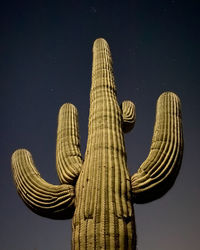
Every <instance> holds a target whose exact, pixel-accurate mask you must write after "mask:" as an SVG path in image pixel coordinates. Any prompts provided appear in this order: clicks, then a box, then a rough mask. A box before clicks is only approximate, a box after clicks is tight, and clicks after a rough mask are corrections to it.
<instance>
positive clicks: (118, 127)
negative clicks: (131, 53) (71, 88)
mask: <svg viewBox="0 0 200 250" xmlns="http://www.w3.org/2000/svg"><path fill="white" fill-rule="evenodd" d="M115 92H116V90H115V83H114V77H113V73H112V61H111V54H110V50H109V47H108V45H107V43H106V41H105V40H103V39H101V40H97V41H96V42H95V44H94V50H93V69H92V87H91V93H90V114H89V128H88V131H89V132H88V142H87V149H86V154H85V161H84V164H83V167H82V172H81V173H80V176H79V179H78V181H77V184H76V201H75V203H76V210H75V214H74V218H73V248H74V249H97V248H98V249H100V248H102V249H133V247H134V246H135V236H134V232H135V229H134V212H133V207H132V202H131V182H130V176H129V173H128V170H127V167H126V152H125V146H124V138H123V133H122V116H121V109H120V107H119V105H118V102H117V99H116V93H115Z"/></svg>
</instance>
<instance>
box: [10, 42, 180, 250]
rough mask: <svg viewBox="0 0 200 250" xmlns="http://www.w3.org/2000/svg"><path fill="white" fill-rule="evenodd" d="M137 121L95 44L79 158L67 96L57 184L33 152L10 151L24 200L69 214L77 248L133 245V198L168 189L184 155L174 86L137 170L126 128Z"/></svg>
mask: <svg viewBox="0 0 200 250" xmlns="http://www.w3.org/2000/svg"><path fill="white" fill-rule="evenodd" d="M134 123H135V106H134V104H133V103H132V102H131V101H124V102H123V103H122V104H121V105H120V106H119V104H118V102H117V97H116V87H115V82H114V76H113V70H112V58H111V53H110V49H109V46H108V43H107V42H106V41H105V40H104V39H102V38H99V39H97V40H96V41H95V42H94V45H93V66H92V86H91V91H90V112H89V124H88V140H87V147H86V152H85V158H84V160H83V158H82V157H81V152H80V142H79V129H78V113H77V110H76V108H75V106H74V105H72V104H69V103H66V104H64V105H63V106H62V107H61V108H60V111H59V116H58V130H57V145H56V167H57V172H58V176H59V179H60V183H61V184H60V185H52V184H49V183H47V182H46V181H45V180H44V179H42V178H41V177H40V174H39V172H38V171H37V169H36V168H35V166H34V162H33V159H32V156H31V154H30V153H29V152H28V151H27V150H25V149H19V150H17V151H15V152H14V154H13V155H12V170H13V177H14V181H15V184H16V187H17V191H18V193H19V195H20V196H21V198H22V199H23V201H24V202H25V204H26V205H27V206H28V207H29V208H30V209H31V210H32V211H33V212H35V213H36V214H39V215H41V216H44V217H48V218H52V219H69V218H73V220H72V230H73V233H72V249H123V250H124V249H136V232H135V219H134V209H133V204H134V203H145V202H149V201H152V200H155V199H157V198H159V197H161V196H162V195H163V194H165V193H166V192H167V191H168V190H169V188H170V187H171V186H172V185H173V183H174V181H175V179H176V176H177V174H178V172H179V168H180V165H181V160H182V153H183V133H182V122H181V110H180V100H179V98H178V97H177V96H176V95H175V94H174V93H172V92H165V93H163V94H162V95H161V96H160V97H159V98H158V101H157V107H156V118H155V125H154V133H153V138H152V144H151V148H150V152H149V155H148V157H147V159H146V160H145V161H144V162H143V164H142V165H141V166H140V167H139V169H138V172H137V173H135V174H134V175H133V176H132V177H131V176H130V174H129V171H128V169H127V161H126V151H125V145H124V133H126V132H129V131H130V130H131V129H132V128H133V126H134Z"/></svg>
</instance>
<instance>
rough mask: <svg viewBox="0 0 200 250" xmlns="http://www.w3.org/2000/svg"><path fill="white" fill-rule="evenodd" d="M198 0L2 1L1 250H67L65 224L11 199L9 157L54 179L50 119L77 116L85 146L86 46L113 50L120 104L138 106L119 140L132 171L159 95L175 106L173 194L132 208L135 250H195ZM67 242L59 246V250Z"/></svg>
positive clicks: (145, 146)
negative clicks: (23, 152)
mask: <svg viewBox="0 0 200 250" xmlns="http://www.w3.org/2000/svg"><path fill="white" fill-rule="evenodd" d="M199 13H200V3H199V1H195V0H190V1H176V0H171V1H166V0H163V1H160V0H159V1H158V0H157V1H156V0H152V1H149V0H140V1H126V0H124V1H117V0H115V1H112V0H110V1H108V0H107V1H105V0H101V1H95V0H94V1H78V0H77V1H75V0H74V1H72V0H67V1H42V0H40V1H24V2H23V1H7V2H6V3H4V4H3V3H2V4H1V8H0V23H1V25H0V58H1V60H0V88H1V91H0V112H1V118H2V121H1V123H0V133H1V142H0V152H1V157H0V161H1V162H0V166H1V175H0V178H1V180H0V183H1V197H2V198H1V213H0V224H1V227H0V242H1V249H2V250H36V249H37V250H46V249H48V250H64V249H70V239H71V221H53V220H49V219H45V218H42V217H39V216H37V215H35V214H33V213H32V212H31V211H29V210H28V209H27V208H26V206H25V205H24V204H23V202H22V201H21V199H20V198H19V197H18V195H17V193H16V189H15V186H14V184H13V180H12V174H11V167H10V157H11V154H12V153H13V151H14V150H16V149H17V148H21V147H23V148H27V149H28V150H30V151H31V152H32V155H33V157H34V160H35V163H36V165H37V168H38V170H39V171H40V173H41V176H42V177H43V178H44V179H45V180H47V181H49V182H51V183H54V184H56V183H58V178H57V174H56V170H55V146H56V128H57V113H58V110H59V107H60V106H61V105H62V104H63V103H65V102H72V103H73V104H75V105H76V107H77V108H78V110H79V125H80V135H81V145H82V152H83V154H84V150H85V147H86V139H87V119H88V111H89V91H90V83H91V63H92V44H93V41H94V40H95V39H96V38H98V37H104V38H105V39H106V40H107V41H108V43H109V45H110V48H111V52H112V56H113V61H114V72H115V80H116V85H117V90H118V100H119V102H121V101H123V100H124V99H130V100H132V101H134V103H135V104H136V111H137V121H136V125H135V128H134V130H133V131H132V132H131V133H130V134H128V135H126V137H125V139H126V149H127V155H128V168H129V170H130V173H131V174H133V173H134V172H136V170H137V168H138V167H139V166H140V164H141V163H142V162H143V161H144V160H145V158H146V157H147V154H148V151H149V148H150V143H151V137H152V131H153V124H154V116H155V104H156V99H157V98H158V96H159V95H160V94H161V93H162V92H163V91H166V90H170V91H174V92H175V93H176V94H178V95H179V97H180V99H181V101H182V110H183V125H184V139H185V151H184V158H183V163H182V168H181V171H180V174H179V176H178V178H177V181H176V183H175V185H174V186H173V188H172V189H171V190H170V191H169V192H168V193H167V194H166V195H165V196H164V197H163V198H161V199H160V200H157V201H154V202H151V203H148V204H145V205H135V213H136V223H137V235H138V249H139V250H159V249H162V250H168V249H170V250H177V249H181V250H188V249H192V250H198V249H199V227H200V220H199V211H200V196H199V193H200V182H199V176H200V167H199V166H198V165H199V160H198V156H199V145H198V143H199V141H200V136H199V128H200V118H199V111H200V101H199V95H200V77H199V66H200V65H199V59H200V57H199V56H200V46H199V45H200V32H199V30H200V17H199ZM66 246H67V247H66Z"/></svg>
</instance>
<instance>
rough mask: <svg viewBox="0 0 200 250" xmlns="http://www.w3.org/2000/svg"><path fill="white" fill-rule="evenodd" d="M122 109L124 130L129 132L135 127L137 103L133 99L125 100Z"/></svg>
mask: <svg viewBox="0 0 200 250" xmlns="http://www.w3.org/2000/svg"><path fill="white" fill-rule="evenodd" d="M121 110H122V118H123V124H122V130H123V132H124V133H128V132H130V131H131V130H132V129H133V127H134V125H135V120H136V112H135V105H134V103H133V102H131V101H123V102H122V104H121Z"/></svg>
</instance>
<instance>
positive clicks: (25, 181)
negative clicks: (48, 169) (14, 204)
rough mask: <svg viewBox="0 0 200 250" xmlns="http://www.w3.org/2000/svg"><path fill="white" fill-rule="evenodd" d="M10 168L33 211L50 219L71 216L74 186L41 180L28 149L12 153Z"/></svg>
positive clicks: (21, 193)
mask: <svg viewBox="0 0 200 250" xmlns="http://www.w3.org/2000/svg"><path fill="white" fill-rule="evenodd" d="M12 170H13V177H14V181H15V184H16V187H17V191H18V193H19V195H20V196H21V198H22V200H23V201H24V202H25V204H26V205H27V206H28V207H29V208H30V209H31V210H32V211H33V212H35V213H36V214H39V215H41V216H43V217H48V218H52V219H66V218H71V217H72V216H73V212H74V196H75V194H74V187H73V186H71V185H66V184H63V185H52V184H49V183H47V182H46V181H45V180H43V179H42V178H41V177H40V174H39V172H38V171H37V169H36V168H35V166H34V162H33V159H32V156H31V154H30V153H29V151H27V150H25V149H19V150H17V151H15V152H14V153H13V155H12Z"/></svg>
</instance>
